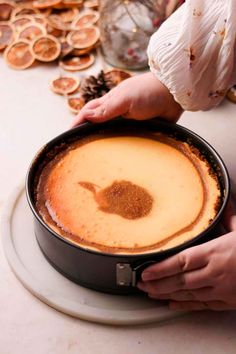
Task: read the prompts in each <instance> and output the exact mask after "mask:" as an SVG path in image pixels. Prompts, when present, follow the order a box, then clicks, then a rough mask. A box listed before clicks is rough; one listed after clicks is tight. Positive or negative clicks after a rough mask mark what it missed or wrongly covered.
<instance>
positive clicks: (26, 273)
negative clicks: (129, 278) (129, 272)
mask: <svg viewBox="0 0 236 354" xmlns="http://www.w3.org/2000/svg"><path fill="white" fill-rule="evenodd" d="M2 216H3V218H2V223H1V224H2V240H3V248H4V251H5V255H6V257H7V260H8V262H9V264H10V266H11V268H12V270H13V272H14V273H15V275H16V276H17V278H18V279H19V280H20V281H21V283H22V284H23V285H24V286H25V288H27V289H28V290H29V291H30V292H31V293H32V294H33V295H35V296H36V297H37V298H39V299H40V300H41V301H43V302H45V303H46V304H47V305H49V306H51V307H53V308H54V309H56V310H58V311H61V312H64V313H66V314H68V315H71V316H74V317H77V318H80V319H83V320H87V321H92V322H99V323H106V324H112V325H131V324H132V325H134V324H135V325H137V324H145V323H152V322H158V321H163V320H167V319H170V318H173V317H176V316H178V315H180V314H183V312H174V311H170V310H169V309H168V307H167V306H166V305H164V304H163V303H161V302H158V301H154V300H150V299H148V298H147V296H142V295H135V296H133V295H132V296H118V295H109V294H104V293H99V292H96V291H93V290H89V289H86V288H84V287H82V286H79V285H77V284H75V283H73V282H72V281H70V280H68V279H67V278H65V277H64V276H63V275H61V274H60V273H59V272H58V271H56V270H55V269H54V268H53V267H52V266H51V265H50V264H49V263H48V261H47V260H46V259H45V258H44V256H43V254H42V253H41V251H40V248H39V246H38V244H37V241H36V237H35V235H34V226H33V215H32V213H31V211H30V208H29V206H28V204H27V200H26V196H25V191H24V189H23V188H22V186H21V187H20V188H17V190H16V191H15V192H14V194H13V195H12V197H11V198H10V199H9V201H8V202H7V204H6V205H5V207H4V210H3V215H2Z"/></svg>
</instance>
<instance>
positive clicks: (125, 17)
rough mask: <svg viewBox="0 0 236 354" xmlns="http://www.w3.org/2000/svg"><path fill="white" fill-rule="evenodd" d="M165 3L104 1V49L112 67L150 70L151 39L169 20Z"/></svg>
mask: <svg viewBox="0 0 236 354" xmlns="http://www.w3.org/2000/svg"><path fill="white" fill-rule="evenodd" d="M166 4H167V1H166V0H142V1H141V0H101V1H100V31H101V46H102V51H103V55H104V57H105V60H106V61H107V62H108V63H110V64H111V65H113V66H116V67H119V68H123V69H129V70H136V69H143V68H145V67H147V64H148V58H147V53H146V51H147V46H148V42H149V39H150V36H151V35H152V34H153V33H154V32H155V31H156V30H157V28H158V27H159V26H160V25H161V23H162V22H163V21H164V20H165V18H166Z"/></svg>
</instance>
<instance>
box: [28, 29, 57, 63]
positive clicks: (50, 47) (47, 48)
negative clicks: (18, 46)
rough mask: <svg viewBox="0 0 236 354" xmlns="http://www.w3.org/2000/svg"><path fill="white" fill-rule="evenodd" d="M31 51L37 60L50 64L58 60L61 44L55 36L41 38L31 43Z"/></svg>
mask: <svg viewBox="0 0 236 354" xmlns="http://www.w3.org/2000/svg"><path fill="white" fill-rule="evenodd" d="M31 49H32V52H33V55H34V57H35V59H37V60H40V61H43V62H50V61H53V60H55V59H57V58H58V57H59V55H60V53H61V44H60V42H59V41H58V40H57V39H56V38H55V37H53V36H49V35H46V36H41V37H38V38H36V39H35V40H34V41H33V42H32V43H31Z"/></svg>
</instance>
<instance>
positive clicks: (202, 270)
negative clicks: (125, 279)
mask: <svg viewBox="0 0 236 354" xmlns="http://www.w3.org/2000/svg"><path fill="white" fill-rule="evenodd" d="M224 226H225V228H226V230H227V231H229V233H228V234H226V235H224V236H221V237H219V238H217V239H214V240H212V241H209V242H207V243H204V244H202V245H200V246H195V247H192V248H189V249H187V250H185V251H182V252H180V253H179V254H177V255H175V256H173V257H170V258H168V259H166V260H164V261H162V262H160V263H157V264H155V265H152V266H150V267H148V268H147V269H145V270H144V272H143V273H142V281H140V283H139V284H138V288H139V289H140V290H143V291H145V292H147V293H148V295H149V297H150V298H153V299H158V300H164V299H166V300H169V307H170V309H173V310H203V309H211V310H230V309H236V215H233V214H232V206H228V209H227V212H226V215H225V219H224Z"/></svg>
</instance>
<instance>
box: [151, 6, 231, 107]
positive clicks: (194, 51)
mask: <svg viewBox="0 0 236 354" xmlns="http://www.w3.org/2000/svg"><path fill="white" fill-rule="evenodd" d="M148 57H149V65H150V68H151V71H152V72H153V73H154V74H155V75H156V76H157V77H158V78H159V80H160V81H161V82H162V83H163V84H164V85H165V86H166V87H167V88H168V89H169V90H170V92H171V93H172V94H173V96H174V98H175V100H176V101H177V102H178V103H179V104H180V105H181V106H182V108H183V109H185V110H190V111H197V110H208V109H211V108H212V107H214V106H216V105H218V104H219V103H220V101H221V100H222V99H223V97H224V95H225V94H226V91H227V90H228V88H230V87H231V86H233V85H234V84H236V0H187V1H186V2H185V3H184V4H183V5H182V6H181V7H180V8H179V9H178V10H177V11H176V12H175V13H174V14H173V15H171V16H170V17H169V18H168V20H166V21H165V22H164V23H163V24H162V25H161V27H160V28H159V29H158V31H157V32H156V33H154V35H153V36H152V37H151V40H150V43H149V47H148Z"/></svg>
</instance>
